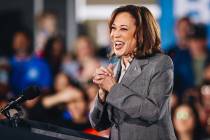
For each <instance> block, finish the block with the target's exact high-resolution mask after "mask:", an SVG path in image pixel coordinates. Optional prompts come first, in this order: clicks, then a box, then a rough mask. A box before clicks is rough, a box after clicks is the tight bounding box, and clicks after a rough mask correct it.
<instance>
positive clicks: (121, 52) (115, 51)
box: [114, 50, 125, 57]
mask: <svg viewBox="0 0 210 140" xmlns="http://www.w3.org/2000/svg"><path fill="white" fill-rule="evenodd" d="M114 53H115V55H116V56H117V57H121V56H123V55H124V54H125V53H124V51H117V50H114Z"/></svg>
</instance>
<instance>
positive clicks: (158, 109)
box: [89, 5, 176, 140]
mask: <svg viewBox="0 0 210 140" xmlns="http://www.w3.org/2000/svg"><path fill="white" fill-rule="evenodd" d="M109 29H110V38H111V41H112V44H113V45H112V53H111V56H112V55H116V56H117V57H119V58H120V59H119V61H118V63H117V65H115V66H113V65H111V64H110V65H109V66H108V67H106V68H105V67H100V68H98V69H96V71H95V74H94V76H93V82H94V83H95V84H97V85H98V87H99V88H100V89H99V92H98V95H97V96H96V98H95V104H94V106H93V108H92V109H91V112H90V115H89V118H90V122H91V125H92V126H93V127H94V128H96V129H98V130H104V129H107V128H111V134H110V139H111V140H128V139H130V140H176V137H175V133H174V129H173V125H172V121H171V112H170V107H169V97H170V95H171V93H172V89H173V63H172V60H171V59H170V57H169V56H166V55H164V54H163V53H161V50H160V33H159V27H158V25H157V22H156V20H155V19H154V17H153V15H152V14H151V12H150V11H149V10H148V9H147V8H146V7H139V6H135V5H126V6H122V7H119V8H117V9H115V10H114V12H113V14H112V16H111V19H110V22H109Z"/></svg>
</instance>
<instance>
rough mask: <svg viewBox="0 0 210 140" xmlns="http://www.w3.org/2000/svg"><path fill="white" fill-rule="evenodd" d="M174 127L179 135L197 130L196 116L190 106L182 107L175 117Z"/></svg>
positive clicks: (177, 110) (178, 109)
mask: <svg viewBox="0 0 210 140" xmlns="http://www.w3.org/2000/svg"><path fill="white" fill-rule="evenodd" d="M173 121H174V127H175V129H176V131H177V132H178V133H189V132H192V131H193V129H194V128H195V116H194V114H193V112H192V110H191V108H189V107H188V106H185V105H183V106H180V107H178V108H177V109H176V110H175V114H174V117H173Z"/></svg>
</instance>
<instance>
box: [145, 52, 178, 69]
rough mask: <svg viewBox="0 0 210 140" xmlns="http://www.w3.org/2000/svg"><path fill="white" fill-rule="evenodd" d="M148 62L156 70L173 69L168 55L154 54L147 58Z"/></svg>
mask: <svg viewBox="0 0 210 140" xmlns="http://www.w3.org/2000/svg"><path fill="white" fill-rule="evenodd" d="M148 59H149V64H150V65H152V66H153V67H154V68H155V69H156V70H158V71H163V70H166V69H173V67H174V66H173V61H172V59H171V58H170V56H168V55H166V54H155V55H154V56H151V57H149V58H148Z"/></svg>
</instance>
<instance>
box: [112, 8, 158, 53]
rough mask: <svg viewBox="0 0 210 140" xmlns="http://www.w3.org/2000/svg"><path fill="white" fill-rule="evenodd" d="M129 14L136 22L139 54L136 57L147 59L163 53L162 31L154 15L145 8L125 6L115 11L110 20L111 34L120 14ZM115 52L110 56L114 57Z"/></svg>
mask: <svg viewBox="0 0 210 140" xmlns="http://www.w3.org/2000/svg"><path fill="white" fill-rule="evenodd" d="M122 12H128V13H129V14H130V15H132V17H133V18H134V19H135V21H136V23H135V24H136V31H135V34H134V36H135V35H136V37H137V46H138V47H137V53H136V56H135V57H146V56H149V55H153V54H155V53H161V49H160V43H161V40H160V29H159V26H158V24H157V22H156V20H155V18H154V17H153V15H152V13H151V12H150V11H149V9H147V8H146V7H144V6H141V7H140V6H136V5H125V6H121V7H119V8H117V9H115V10H114V11H113V13H112V15H111V18H110V20H109V30H110V33H111V29H112V28H111V27H112V24H113V22H114V20H115V18H116V16H117V15H118V14H119V13H122ZM113 55H114V53H113V51H112V52H111V54H110V56H113Z"/></svg>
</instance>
